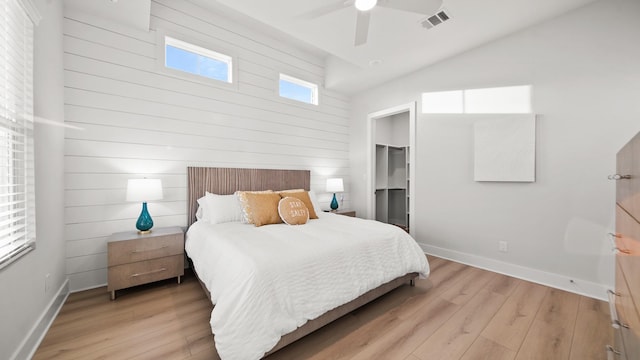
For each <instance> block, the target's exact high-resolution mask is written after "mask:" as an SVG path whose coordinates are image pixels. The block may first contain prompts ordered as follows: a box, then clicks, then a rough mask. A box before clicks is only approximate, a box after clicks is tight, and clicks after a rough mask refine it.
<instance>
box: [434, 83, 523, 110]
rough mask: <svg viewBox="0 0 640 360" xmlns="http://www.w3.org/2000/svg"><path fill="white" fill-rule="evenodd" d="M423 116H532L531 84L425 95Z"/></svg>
mask: <svg viewBox="0 0 640 360" xmlns="http://www.w3.org/2000/svg"><path fill="white" fill-rule="evenodd" d="M422 113H423V114H529V113H531V85H523V86H507V87H498V88H485V89H467V90H455V91H438V92H429V93H423V94H422Z"/></svg>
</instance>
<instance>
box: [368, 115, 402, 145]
mask: <svg viewBox="0 0 640 360" xmlns="http://www.w3.org/2000/svg"><path fill="white" fill-rule="evenodd" d="M375 122H376V124H375V126H376V131H375V133H376V144H385V145H394V146H409V112H403V113H400V114H395V115H391V116H387V117H383V118H380V119H376V120H375Z"/></svg>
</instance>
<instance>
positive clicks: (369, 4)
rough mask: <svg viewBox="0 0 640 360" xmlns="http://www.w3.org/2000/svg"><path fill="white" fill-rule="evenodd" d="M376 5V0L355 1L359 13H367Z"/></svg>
mask: <svg viewBox="0 0 640 360" xmlns="http://www.w3.org/2000/svg"><path fill="white" fill-rule="evenodd" d="M377 3H378V0H356V4H355V5H356V9H358V10H360V11H368V10H371V9H373V8H374V7H375V6H376V4H377Z"/></svg>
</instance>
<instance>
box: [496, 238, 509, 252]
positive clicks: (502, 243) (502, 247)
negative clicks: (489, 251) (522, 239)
mask: <svg viewBox="0 0 640 360" xmlns="http://www.w3.org/2000/svg"><path fill="white" fill-rule="evenodd" d="M498 250H499V251H500V252H504V253H506V252H507V251H509V245H508V244H507V242H506V241H498Z"/></svg>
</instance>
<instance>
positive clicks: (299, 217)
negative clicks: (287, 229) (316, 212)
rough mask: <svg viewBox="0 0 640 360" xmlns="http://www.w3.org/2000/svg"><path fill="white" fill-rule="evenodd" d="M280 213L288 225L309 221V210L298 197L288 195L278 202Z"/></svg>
mask: <svg viewBox="0 0 640 360" xmlns="http://www.w3.org/2000/svg"><path fill="white" fill-rule="evenodd" d="M278 214H280V218H282V220H283V221H284V222H285V224H287V225H302V224H306V223H307V221H309V210H308V209H307V206H306V205H305V204H304V202H303V201H302V200H300V199H298V198H294V197H291V196H287V197H285V198H283V199H282V200H280V202H279V203H278Z"/></svg>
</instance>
